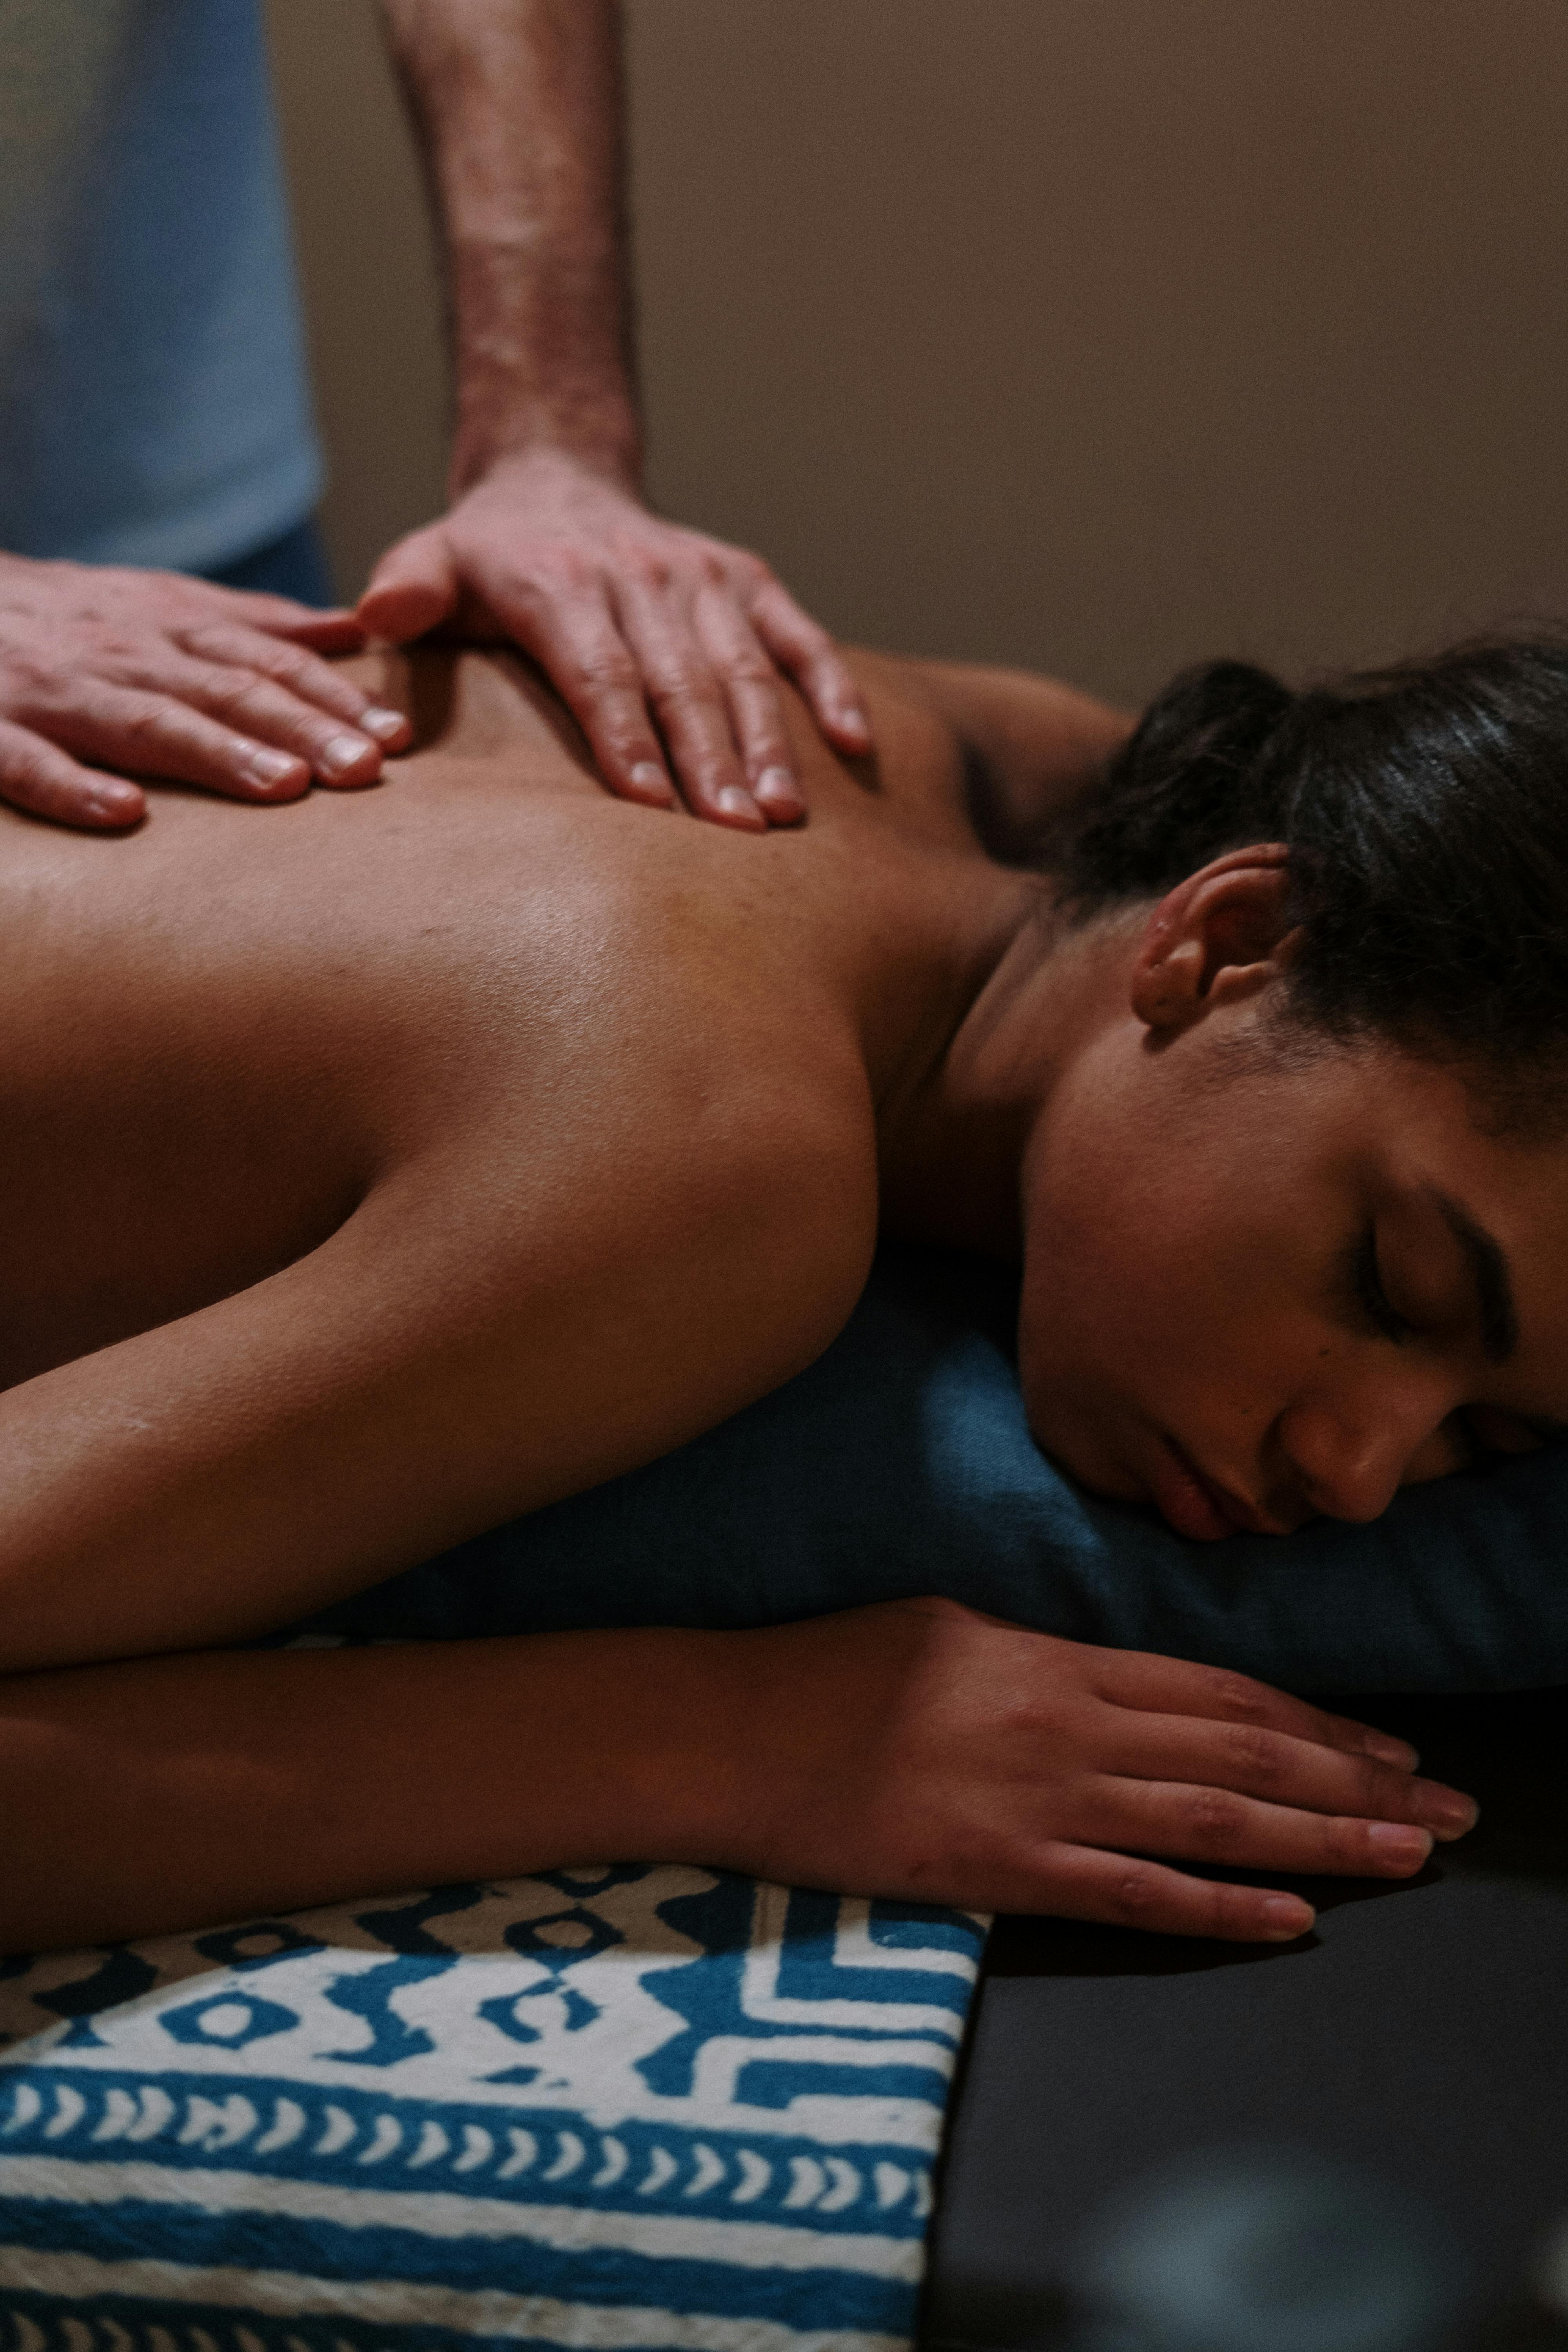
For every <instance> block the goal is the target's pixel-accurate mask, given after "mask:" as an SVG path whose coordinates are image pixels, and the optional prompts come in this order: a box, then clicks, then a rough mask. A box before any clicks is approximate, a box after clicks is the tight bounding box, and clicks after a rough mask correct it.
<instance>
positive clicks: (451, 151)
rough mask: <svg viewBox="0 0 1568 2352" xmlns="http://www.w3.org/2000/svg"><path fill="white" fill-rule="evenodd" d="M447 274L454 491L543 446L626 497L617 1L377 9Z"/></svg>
mask: <svg viewBox="0 0 1568 2352" xmlns="http://www.w3.org/2000/svg"><path fill="white" fill-rule="evenodd" d="M382 13H383V17H384V24H385V29H386V35H387V40H388V44H389V46H390V47H391V50H392V54H393V58H394V61H395V65H396V67H397V69H398V73H399V76H400V78H401V80H402V83H403V89H404V94H405V100H406V102H407V105H408V109H409V112H410V115H411V117H412V120H413V123H414V128H415V133H416V139H417V141H418V143H419V148H420V152H421V157H422V160H423V163H424V166H425V173H426V184H427V186H428V189H429V194H430V200H431V204H432V207H433V209H434V212H435V215H436V218H437V226H438V229H439V231H440V236H441V243H442V249H443V255H444V259H445V265H446V282H447V303H448V307H449V313H450V327H451V337H452V350H453V358H454V365H455V373H456V392H457V417H456V435H455V440H454V447H453V458H452V489H453V492H454V494H457V493H458V492H459V491H461V490H462V489H464V488H468V486H469V484H471V483H472V482H473V481H474V480H476V479H477V478H479V475H481V474H483V473H485V472H486V471H488V470H489V467H491V466H492V465H493V464H495V463H496V462H497V460H498V459H500V458H502V457H508V456H514V455H519V454H521V453H522V452H523V451H525V450H528V449H531V448H533V447H536V446H550V447H553V448H556V449H562V450H565V451H567V452H569V453H570V454H571V455H573V456H574V457H577V458H579V459H581V460H582V461H583V462H584V463H585V464H588V465H590V466H593V467H595V468H596V469H597V470H599V471H601V472H603V473H605V474H606V475H608V476H609V477H611V478H615V479H617V480H620V481H622V482H625V483H626V484H628V485H635V483H636V481H637V477H638V474H639V471H640V465H641V436H640V428H639V425H638V420H637V398H636V392H635V376H634V365H633V358H632V319H631V288H630V269H629V264H628V259H627V245H628V240H627V234H626V190H625V142H624V135H623V102H622V70H621V38H620V31H621V27H620V9H619V6H618V5H617V0H443V5H439V6H434V5H430V0H382Z"/></svg>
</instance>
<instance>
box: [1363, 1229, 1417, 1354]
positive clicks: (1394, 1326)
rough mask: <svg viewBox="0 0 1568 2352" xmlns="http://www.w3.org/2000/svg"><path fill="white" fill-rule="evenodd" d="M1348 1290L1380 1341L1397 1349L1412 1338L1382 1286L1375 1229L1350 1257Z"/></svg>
mask: <svg viewBox="0 0 1568 2352" xmlns="http://www.w3.org/2000/svg"><path fill="white" fill-rule="evenodd" d="M1349 1288H1350V1291H1351V1293H1352V1297H1353V1298H1354V1300H1355V1303H1356V1306H1357V1307H1358V1308H1359V1309H1360V1312H1361V1314H1362V1315H1363V1317H1364V1318H1365V1319H1366V1321H1367V1322H1369V1323H1370V1324H1371V1325H1372V1327H1373V1329H1374V1330H1376V1331H1378V1332H1380V1333H1381V1334H1382V1336H1383V1338H1384V1339H1392V1340H1393V1341H1394V1345H1395V1347H1398V1346H1399V1345H1400V1344H1401V1343H1402V1342H1403V1341H1405V1340H1406V1339H1412V1338H1414V1336H1415V1324H1414V1323H1412V1322H1411V1321H1409V1319H1408V1318H1406V1317H1405V1316H1403V1315H1401V1313H1400V1312H1399V1309H1398V1308H1397V1307H1395V1306H1394V1305H1393V1304H1392V1302H1391V1301H1390V1299H1389V1296H1388V1293H1387V1292H1386V1291H1385V1290H1384V1286H1383V1274H1382V1270H1381V1268H1380V1267H1379V1265H1378V1262H1377V1227H1376V1226H1375V1225H1374V1224H1369V1225H1368V1226H1367V1228H1366V1230H1365V1232H1364V1233H1363V1234H1362V1235H1361V1238H1360V1239H1359V1240H1358V1241H1357V1243H1356V1244H1355V1246H1354V1248H1353V1249H1352V1253H1351V1265H1350V1282H1349Z"/></svg>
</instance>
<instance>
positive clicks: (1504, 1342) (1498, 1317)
mask: <svg viewBox="0 0 1568 2352" xmlns="http://www.w3.org/2000/svg"><path fill="white" fill-rule="evenodd" d="M1432 1199H1433V1200H1434V1202H1436V1206H1437V1207H1438V1209H1439V1210H1440V1211H1441V1212H1442V1214H1443V1217H1444V1220H1445V1222H1446V1223H1447V1226H1448V1230H1449V1232H1450V1233H1451V1234H1453V1236H1454V1238H1455V1240H1456V1241H1457V1242H1458V1244H1459V1246H1460V1248H1461V1249H1462V1250H1463V1251H1464V1253H1465V1255H1466V1257H1467V1258H1468V1261H1469V1266H1470V1274H1471V1277H1472V1279H1473V1280H1474V1282H1475V1286H1476V1295H1477V1297H1478V1298H1479V1301H1480V1310H1481V1345H1482V1347H1483V1348H1484V1349H1485V1350H1486V1355H1487V1360H1488V1362H1489V1363H1492V1364H1506V1363H1507V1361H1508V1360H1509V1358H1510V1356H1511V1355H1512V1353H1513V1351H1514V1349H1516V1348H1517V1347H1518V1345H1519V1308H1518V1307H1516V1306H1515V1304H1514V1297H1513V1284H1512V1281H1511V1280H1510V1276H1509V1268H1508V1260H1507V1258H1506V1257H1505V1256H1504V1255H1503V1252H1502V1246H1501V1244H1500V1243H1499V1242H1498V1241H1496V1240H1495V1239H1494V1238H1493V1236H1492V1235H1491V1234H1489V1233H1488V1231H1487V1229H1486V1227H1485V1226H1484V1225H1478V1224H1477V1223H1476V1221H1475V1219H1474V1217H1472V1216H1471V1214H1470V1213H1469V1211H1468V1209H1466V1208H1464V1207H1463V1206H1462V1205H1461V1203H1460V1202H1458V1201H1456V1200H1454V1199H1453V1198H1452V1196H1451V1195H1450V1194H1449V1193H1447V1192H1438V1191H1437V1190H1436V1188H1434V1190H1433V1192H1432Z"/></svg>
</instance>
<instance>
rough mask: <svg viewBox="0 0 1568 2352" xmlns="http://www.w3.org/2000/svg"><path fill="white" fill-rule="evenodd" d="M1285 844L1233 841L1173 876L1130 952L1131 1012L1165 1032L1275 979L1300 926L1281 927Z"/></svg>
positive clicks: (1187, 1025)
mask: <svg viewBox="0 0 1568 2352" xmlns="http://www.w3.org/2000/svg"><path fill="white" fill-rule="evenodd" d="M1287 886H1288V875H1287V852H1286V850H1285V848H1284V845H1282V844H1280V843H1278V842H1269V843H1263V844H1260V845H1258V846H1257V847H1254V848H1250V849H1233V850H1230V851H1229V852H1227V854H1226V856H1224V857H1218V858H1215V860H1214V862H1213V864H1212V865H1209V866H1205V867H1204V868H1203V870H1202V871H1201V872H1200V873H1197V874H1194V875H1192V876H1190V877H1188V879H1187V880H1186V881H1185V882H1182V883H1179V884H1178V885H1177V887H1176V888H1175V889H1174V890H1172V891H1171V892H1169V893H1168V895H1167V896H1166V897H1165V898H1163V899H1162V900H1161V902H1160V904H1159V906H1158V907H1156V908H1155V909H1154V912H1153V913H1152V915H1151V916H1150V918H1149V921H1148V925H1147V927H1146V929H1145V930H1144V933H1143V937H1142V940H1141V941H1140V943H1139V948H1138V952H1137V955H1136V958H1135V959H1134V962H1133V967H1132V974H1131V989H1130V992H1129V995H1130V1002H1131V1009H1132V1011H1133V1013H1135V1014H1136V1015H1137V1017H1138V1019H1139V1020H1140V1021H1142V1024H1144V1026H1145V1028H1147V1029H1148V1030H1149V1031H1150V1032H1151V1034H1152V1037H1159V1038H1169V1037H1173V1036H1175V1035H1177V1034H1180V1032H1181V1031H1183V1030H1184V1029H1189V1028H1191V1027H1193V1026H1194V1024H1196V1023H1197V1022H1199V1021H1202V1020H1203V1019H1205V1016H1206V1015H1207V1014H1208V1013H1211V1012H1213V1011H1215V1009H1216V1008H1217V1007H1219V1006H1221V1005H1226V1004H1235V1003H1240V1002H1241V1001H1242V1000H1244V999H1245V998H1247V997H1249V996H1254V995H1256V994H1257V993H1258V991H1259V990H1260V989H1262V988H1265V987H1267V986H1268V983H1269V982H1271V981H1273V980H1276V979H1277V978H1278V977H1279V974H1280V972H1281V971H1283V970H1284V968H1285V966H1286V964H1287V963H1289V960H1290V957H1291V954H1292V952H1293V951H1294V949H1295V946H1296V942H1297V940H1298V938H1299V936H1300V935H1299V933H1298V932H1297V931H1295V930H1291V929H1288V928H1287V922H1288V918H1287V900H1288V887H1287Z"/></svg>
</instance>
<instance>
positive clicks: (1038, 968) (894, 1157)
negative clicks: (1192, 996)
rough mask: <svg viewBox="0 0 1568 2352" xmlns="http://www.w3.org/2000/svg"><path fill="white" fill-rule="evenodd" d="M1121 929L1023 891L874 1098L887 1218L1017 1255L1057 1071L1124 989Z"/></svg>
mask: <svg viewBox="0 0 1568 2352" xmlns="http://www.w3.org/2000/svg"><path fill="white" fill-rule="evenodd" d="M1124 929H1125V926H1123V925H1119V924H1115V923H1110V924H1102V923H1096V924H1092V925H1088V926H1084V927H1082V928H1074V927H1072V926H1070V925H1069V924H1068V923H1067V922H1066V921H1065V920H1064V919H1063V918H1062V917H1061V916H1060V915H1059V914H1058V913H1057V912H1056V910H1055V909H1054V908H1052V907H1051V905H1050V902H1049V900H1048V898H1044V897H1042V896H1039V895H1035V896H1032V897H1028V898H1023V899H1021V900H1020V902H1019V904H1018V906H1017V908H1016V909H1015V914H1014V919H1013V920H1012V922H1011V924H1010V926H1009V928H1008V929H1007V931H1006V932H1005V936H1001V937H999V938H998V939H997V940H995V941H994V951H993V953H992V954H991V955H990V957H989V959H988V961H985V962H984V965H983V967H982V968H981V969H979V971H977V973H976V975H975V984H974V985H973V988H972V990H971V992H970V993H969V995H968V998H967V1001H966V1002H964V1003H963V1004H962V1005H961V1007H960V1008H959V1009H958V1016H957V1018H956V1019H955V1020H953V1021H952V1023H951V1024H950V1026H949V1028H948V1030H947V1033H946V1034H945V1036H944V1037H942V1039H941V1040H940V1041H939V1042H938V1043H937V1045H936V1050H934V1051H932V1052H931V1054H930V1055H929V1056H928V1058H927V1059H926V1060H925V1062H924V1063H923V1065H922V1066H921V1067H920V1068H919V1069H918V1070H917V1071H913V1072H911V1075H910V1082H909V1083H908V1084H906V1085H905V1086H904V1087H902V1088H901V1089H900V1090H899V1091H898V1092H896V1093H895V1094H893V1095H892V1096H890V1097H889V1099H888V1101H887V1102H886V1103H885V1104H884V1106H883V1108H882V1111H881V1114H880V1116H879V1122H878V1134H879V1151H880V1171H881V1199H882V1222H883V1228H884V1230H885V1231H886V1232H888V1233H889V1234H894V1235H896V1236H898V1237H899V1238H900V1239H905V1240H910V1241H921V1242H928V1243H934V1244H938V1245H940V1246H943V1247H948V1248H954V1249H965V1250H971V1251H973V1252H975V1253H976V1254H978V1255H982V1256H986V1257H994V1258H998V1259H1002V1260H1004V1261H1007V1262H1010V1263H1016V1262H1017V1261H1018V1260H1019V1259H1020V1258H1021V1256H1022V1254H1023V1222H1022V1210H1021V1202H1020V1188H1021V1180H1022V1173H1023V1166H1024V1160H1025V1156H1026V1152H1027V1150H1028V1148H1029V1143H1030V1139H1031V1138H1032V1136H1033V1134H1034V1132H1035V1129H1036V1128H1037V1124H1038V1122H1039V1119H1040V1118H1041V1116H1042V1114H1043V1113H1044V1111H1045V1110H1046V1108H1047V1105H1048V1103H1049V1100H1050V1097H1051V1093H1052V1090H1053V1087H1054V1086H1055V1084H1056V1081H1057V1079H1058V1077H1059V1076H1060V1075H1061V1073H1062V1071H1063V1070H1064V1069H1065V1068H1066V1067H1067V1066H1068V1063H1069V1062H1070V1060H1071V1059H1072V1058H1073V1057H1074V1055H1076V1054H1077V1053H1078V1051H1079V1049H1080V1048H1081V1046H1082V1045H1083V1043H1084V1042H1085V1041H1086V1039H1087V1038H1088V1037H1089V1035H1090V1034H1092V1033H1094V1032H1095V1031H1097V1030H1098V1029H1099V1028H1100V1025H1101V1024H1102V1022H1103V1021H1104V1019H1105V1018H1106V1016H1107V1014H1108V1013H1110V1011H1111V1010H1112V1009H1113V1008H1114V1006H1115V1005H1116V1004H1117V1003H1118V1002H1120V1001H1122V1000H1121V990H1120V989H1119V986H1118V983H1119V982H1120V980H1121V975H1122V972H1123V969H1124V966H1125V963H1126V957H1127V941H1126V940H1125V938H1124V936H1123V933H1124Z"/></svg>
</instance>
